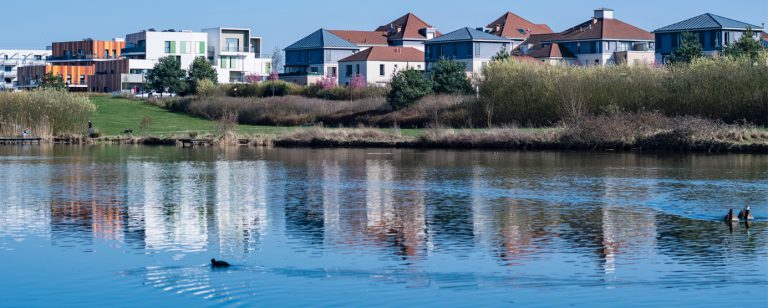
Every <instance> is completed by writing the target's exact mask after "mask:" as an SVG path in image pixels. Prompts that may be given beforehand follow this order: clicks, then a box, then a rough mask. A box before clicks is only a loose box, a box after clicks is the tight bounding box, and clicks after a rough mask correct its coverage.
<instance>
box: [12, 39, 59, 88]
mask: <svg viewBox="0 0 768 308" xmlns="http://www.w3.org/2000/svg"><path fill="white" fill-rule="evenodd" d="M49 56H51V51H50V50H34V49H8V50H2V49H0V91H11V90H13V89H15V88H16V87H17V78H18V68H19V67H22V66H30V65H44V64H45V59H46V58H47V57H49Z"/></svg>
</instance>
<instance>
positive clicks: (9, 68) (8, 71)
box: [5, 66, 13, 73]
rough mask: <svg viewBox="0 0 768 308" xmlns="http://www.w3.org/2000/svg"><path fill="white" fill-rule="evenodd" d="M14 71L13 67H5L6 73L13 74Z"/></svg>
mask: <svg viewBox="0 0 768 308" xmlns="http://www.w3.org/2000/svg"><path fill="white" fill-rule="evenodd" d="M12 71H13V66H6V67H5V72H6V73H10V72H12Z"/></svg>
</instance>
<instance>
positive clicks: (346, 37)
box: [281, 13, 442, 84]
mask: <svg viewBox="0 0 768 308" xmlns="http://www.w3.org/2000/svg"><path fill="white" fill-rule="evenodd" d="M440 35H442V34H441V33H440V32H438V31H437V29H435V28H434V27H432V25H430V24H428V23H426V22H425V21H424V20H422V19H421V18H419V17H418V16H416V15H414V14H413V13H408V14H405V15H403V16H402V17H400V18H397V19H395V20H393V21H392V22H389V23H387V24H385V25H382V26H379V27H378V28H376V29H375V30H373V31H365V30H325V29H320V30H318V31H315V32H313V33H312V34H310V35H308V36H306V37H304V38H302V39H300V40H299V41H297V42H295V43H293V44H291V45H290V46H288V47H287V48H285V73H283V74H282V75H281V78H282V79H284V80H288V81H291V82H296V83H299V84H312V83H313V82H314V81H316V80H318V79H319V78H320V77H322V76H328V77H337V78H341V77H343V76H339V65H338V62H339V60H340V59H342V58H346V57H348V56H350V55H352V54H354V53H357V52H359V51H364V50H367V49H368V48H372V47H387V46H391V47H411V48H415V49H417V50H419V51H421V52H422V53H423V51H424V42H426V41H427V40H429V39H432V38H435V37H439V36H440ZM401 49H403V50H405V48H401ZM421 62H424V59H423V57H422V59H421Z"/></svg>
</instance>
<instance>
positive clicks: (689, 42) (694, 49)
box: [669, 32, 704, 63]
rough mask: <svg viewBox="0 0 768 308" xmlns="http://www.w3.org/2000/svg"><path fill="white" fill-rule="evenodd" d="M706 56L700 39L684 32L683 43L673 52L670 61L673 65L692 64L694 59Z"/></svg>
mask: <svg viewBox="0 0 768 308" xmlns="http://www.w3.org/2000/svg"><path fill="white" fill-rule="evenodd" d="M703 55H704V47H703V46H701V42H699V37H698V36H696V34H693V33H691V32H683V42H682V44H680V46H679V47H677V48H676V49H675V50H673V51H672V56H671V57H670V59H669V60H670V61H671V62H672V63H691V61H693V59H696V58H700V57H702V56H703Z"/></svg>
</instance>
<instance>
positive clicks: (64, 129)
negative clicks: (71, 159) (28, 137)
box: [0, 90, 96, 137]
mask: <svg viewBox="0 0 768 308" xmlns="http://www.w3.org/2000/svg"><path fill="white" fill-rule="evenodd" d="M95 111H96V105H94V104H93V103H92V102H91V101H90V99H88V96H86V95H83V94H75V93H68V92H66V91H60V90H36V91H31V92H0V135H3V136H17V135H18V134H19V132H21V131H23V130H25V129H28V130H30V131H31V133H32V135H33V136H39V137H52V136H59V135H64V134H77V135H83V134H85V133H86V131H87V129H88V126H87V123H88V121H89V120H90V118H91V116H92V115H93V113H94V112H95Z"/></svg>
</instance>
